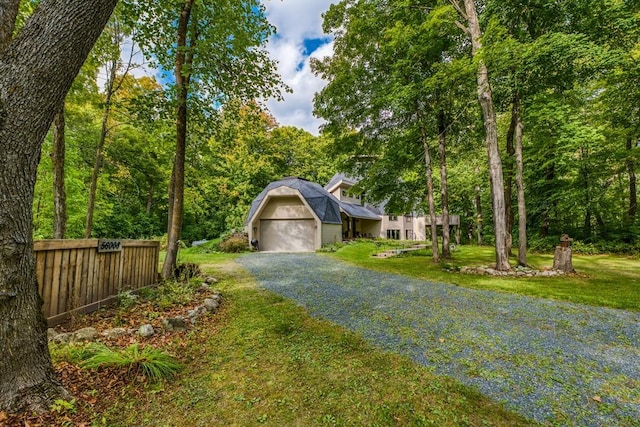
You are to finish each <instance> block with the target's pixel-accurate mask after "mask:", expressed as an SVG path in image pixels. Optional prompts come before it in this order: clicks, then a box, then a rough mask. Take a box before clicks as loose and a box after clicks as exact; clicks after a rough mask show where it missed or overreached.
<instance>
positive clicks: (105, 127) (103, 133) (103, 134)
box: [84, 59, 118, 239]
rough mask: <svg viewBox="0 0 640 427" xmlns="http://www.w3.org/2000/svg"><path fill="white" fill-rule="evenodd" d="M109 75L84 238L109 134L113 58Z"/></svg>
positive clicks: (90, 221)
mask: <svg viewBox="0 0 640 427" xmlns="http://www.w3.org/2000/svg"><path fill="white" fill-rule="evenodd" d="M109 67H110V69H109V76H108V77H107V82H106V85H105V86H106V87H105V96H104V111H103V112H102V128H101V130H100V139H99V140H98V145H97V146H96V157H95V160H94V162H93V173H92V174H91V185H90V187H89V202H88V205H87V219H86V221H85V226H84V238H85V239H89V238H91V232H92V231H93V213H94V211H95V206H96V193H97V190H98V176H99V175H100V168H101V167H102V151H103V149H104V143H105V141H106V140H107V135H108V134H109V116H110V114H111V98H112V97H113V89H114V87H115V81H116V72H117V70H118V60H117V59H113V60H112V61H111V63H110V65H109Z"/></svg>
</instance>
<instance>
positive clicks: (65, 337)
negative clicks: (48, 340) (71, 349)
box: [52, 332, 73, 344]
mask: <svg viewBox="0 0 640 427" xmlns="http://www.w3.org/2000/svg"><path fill="white" fill-rule="evenodd" d="M72 338H73V332H66V333H64V334H57V335H56V336H55V337H53V339H52V341H53V342H55V343H58V344H66V343H70V342H71V339H72Z"/></svg>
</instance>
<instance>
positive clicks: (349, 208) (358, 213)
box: [340, 201, 380, 221]
mask: <svg viewBox="0 0 640 427" xmlns="http://www.w3.org/2000/svg"><path fill="white" fill-rule="evenodd" d="M340 207H341V208H342V210H343V211H344V213H346V214H347V215H348V216H350V217H351V218H360V219H375V220H378V221H379V220H380V216H379V215H378V214H376V213H375V212H372V210H371V208H370V207H368V206H360V205H354V204H352V203H346V202H342V201H341V202H340Z"/></svg>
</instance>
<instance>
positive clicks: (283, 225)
mask: <svg viewBox="0 0 640 427" xmlns="http://www.w3.org/2000/svg"><path fill="white" fill-rule="evenodd" d="M356 183H357V182H356V181H355V180H353V179H351V178H349V177H347V176H345V175H344V174H336V175H335V176H334V177H333V178H332V179H331V180H330V181H329V183H328V184H327V185H326V186H325V187H324V188H323V187H321V186H320V185H318V184H316V183H313V182H310V181H307V180H305V179H303V178H298V177H287V178H283V179H281V180H279V181H275V182H272V183H270V184H269V185H267V187H266V188H265V189H264V190H263V191H262V192H261V193H260V194H259V195H258V197H256V198H255V200H254V201H253V202H252V204H251V208H250V210H249V215H248V217H247V221H246V223H245V226H246V230H247V233H248V235H249V240H250V241H253V240H257V241H258V245H259V248H260V250H262V251H273V252H312V251H315V250H317V249H320V247H321V246H322V245H324V244H327V243H335V242H338V241H342V240H343V239H352V238H355V237H372V238H373V237H382V238H389V239H397V240H424V239H425V219H424V216H417V215H388V214H385V212H384V211H383V210H382V209H381V208H379V207H375V206H372V205H369V204H367V203H364V204H363V201H362V197H361V195H360V194H357V193H353V192H352V191H351V188H352V187H353V186H354V185H355V184H356Z"/></svg>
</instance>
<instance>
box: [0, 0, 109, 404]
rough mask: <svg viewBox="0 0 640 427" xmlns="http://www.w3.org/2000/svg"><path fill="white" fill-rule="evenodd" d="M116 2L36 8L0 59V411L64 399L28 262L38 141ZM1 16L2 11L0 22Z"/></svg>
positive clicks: (55, 2)
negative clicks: (50, 352) (56, 375)
mask: <svg viewBox="0 0 640 427" xmlns="http://www.w3.org/2000/svg"><path fill="white" fill-rule="evenodd" d="M115 5H116V0H85V1H82V2H79V1H76V0H42V1H41V2H40V5H39V6H38V8H37V9H36V11H35V12H34V14H33V15H32V16H31V17H30V18H29V20H28V21H27V23H26V24H25V26H24V27H23V28H22V30H21V31H20V34H19V35H18V36H17V37H16V38H15V39H14V40H13V41H11V42H10V44H8V47H6V49H4V50H2V51H1V52H0V117H1V118H2V119H1V120H0V165H2V167H0V354H2V363H0V411H7V412H19V411H21V410H25V409H27V410H33V411H37V412H42V411H47V410H49V406H50V404H51V403H52V401H53V399H56V398H59V397H67V394H66V392H65V391H64V389H63V388H62V387H61V386H60V383H59V382H58V380H57V379H56V377H55V373H54V371H53V368H52V366H51V359H50V356H49V351H48V346H47V336H46V328H47V325H46V321H45V319H44V316H43V314H42V310H41V309H42V299H41V298H40V295H39V294H38V283H37V281H36V274H35V260H34V255H33V237H32V232H33V217H32V209H33V195H34V187H35V180H36V175H37V167H38V162H39V160H40V154H41V148H42V141H43V140H44V138H45V136H46V134H47V131H48V130H49V127H50V126H51V122H52V121H53V118H54V116H55V115H56V113H57V112H58V111H59V110H60V107H61V106H62V103H63V101H64V97H65V95H66V93H67V91H68V90H69V88H70V87H71V84H72V82H73V79H74V78H75V76H76V74H77V73H78V71H79V70H80V67H81V66H82V64H83V63H84V61H85V59H86V57H87V55H88V54H89V51H90V50H91V47H92V46H93V44H94V43H95V41H96V39H97V38H98V36H99V35H100V32H101V31H102V29H103V28H104V25H105V24H106V22H107V20H108V19H109V16H110V15H111V12H112V11H113V8H114V7H115ZM6 14H7V10H6V9H2V8H0V22H5V21H6V16H7V15H6Z"/></svg>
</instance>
